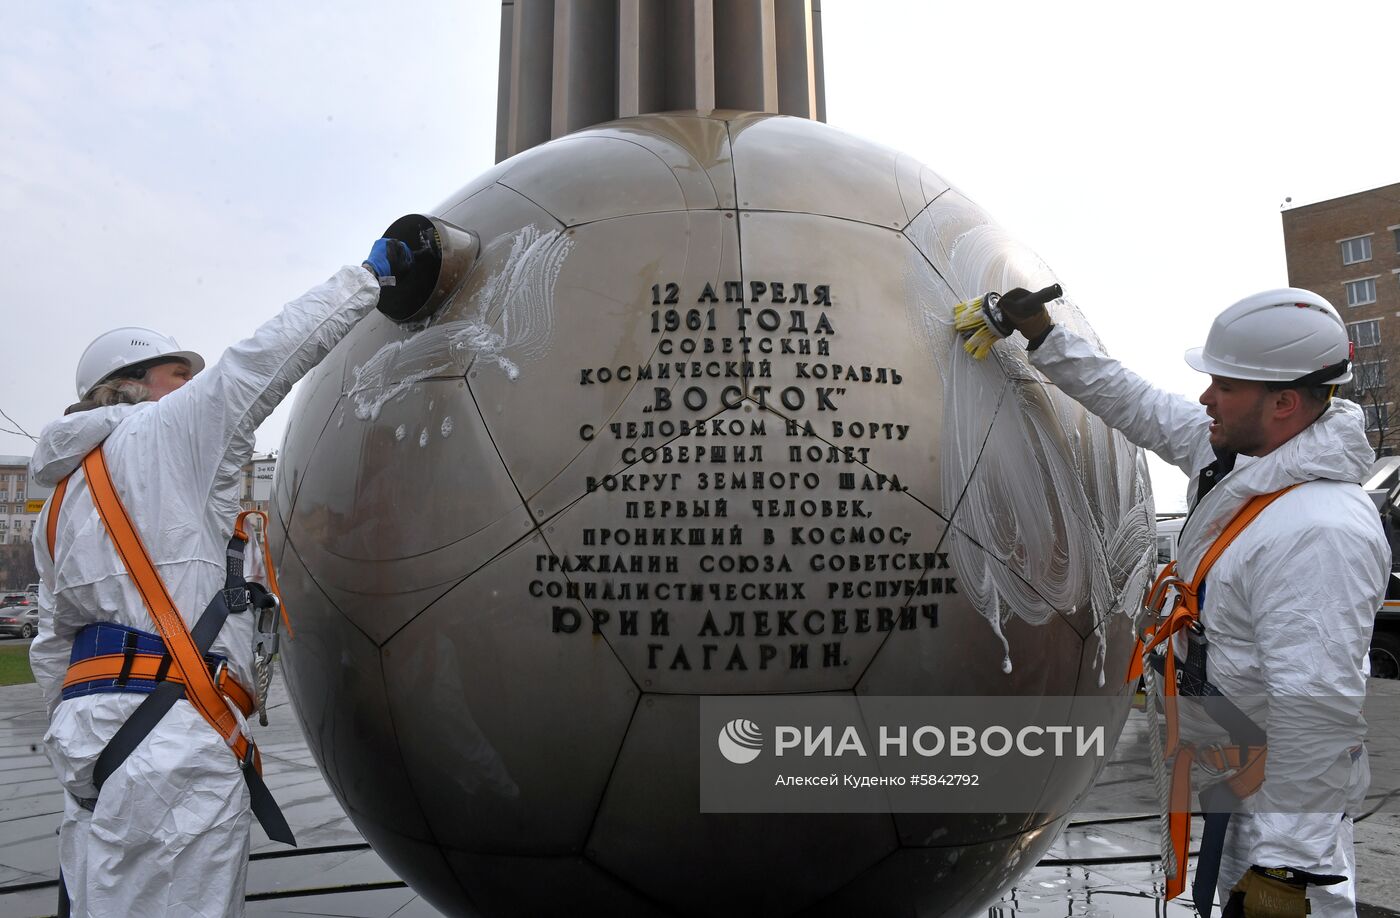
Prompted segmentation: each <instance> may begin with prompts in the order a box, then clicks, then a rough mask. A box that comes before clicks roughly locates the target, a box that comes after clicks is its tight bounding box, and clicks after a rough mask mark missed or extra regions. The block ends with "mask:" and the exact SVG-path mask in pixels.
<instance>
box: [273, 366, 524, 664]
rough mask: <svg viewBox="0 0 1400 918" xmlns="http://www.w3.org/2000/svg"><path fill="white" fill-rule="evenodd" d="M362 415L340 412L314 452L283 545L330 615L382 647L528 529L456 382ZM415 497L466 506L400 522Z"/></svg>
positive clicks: (421, 389)
mask: <svg viewBox="0 0 1400 918" xmlns="http://www.w3.org/2000/svg"><path fill="white" fill-rule="evenodd" d="M351 398H352V399H353V396H352V397H351ZM371 407H373V408H375V409H376V410H375V411H374V413H373V415H372V416H371V415H370V411H369V408H371ZM362 413H363V414H364V415H365V416H364V417H360V416H358V415H357V413H356V406H355V404H354V403H353V401H349V400H347V403H346V404H344V405H342V407H341V409H340V411H339V412H338V415H337V419H336V420H335V421H333V422H332V424H331V426H330V427H329V428H328V429H327V433H326V435H325V436H323V437H322V438H321V442H320V443H318V444H317V447H316V449H315V451H314V452H313V453H312V455H311V457H310V458H309V460H308V467H309V471H308V472H307V474H306V477H305V481H304V483H303V485H302V489H301V492H300V495H299V499H298V508H297V512H296V514H295V516H294V518H293V521H292V524H291V529H290V538H291V541H292V543H293V544H294V545H296V546H297V547H298V551H300V552H301V554H302V556H303V557H304V558H305V559H306V560H307V563H309V564H310V565H311V567H312V568H313V569H314V570H315V571H316V580H317V583H318V584H319V586H320V587H321V588H322V589H323V590H324V591H325V592H326V593H327V594H328V595H329V596H330V597H331V598H332V599H333V600H334V602H335V604H336V606H337V607H338V608H339V609H340V611H341V612H342V613H344V614H345V616H346V617H347V618H349V619H350V620H351V621H353V622H354V623H355V624H356V625H358V626H359V627H361V628H363V629H364V630H365V632H366V633H367V634H369V635H370V636H371V637H372V638H373V639H374V640H375V641H376V642H382V641H384V640H385V639H387V638H388V637H389V635H391V634H393V633H394V632H395V631H397V630H398V629H399V628H400V627H402V626H403V624H404V623H405V622H407V621H408V620H409V619H410V618H412V617H413V616H414V615H415V614H417V613H418V612H419V611H420V610H421V609H423V608H424V607H425V606H427V605H428V603H430V602H432V601H433V600H434V599H436V598H437V597H438V596H440V595H442V593H444V592H445V591H446V590H448V589H449V588H450V587H451V586H452V585H453V584H455V583H457V582H458V581H460V580H461V579H462V578H463V577H465V576H467V575H468V574H470V573H471V572H472V571H473V570H475V569H476V568H477V567H479V566H480V565H482V564H483V563H485V562H486V561H487V560H489V559H490V558H492V557H493V556H495V555H496V554H497V553H499V552H500V551H501V550H503V549H504V548H505V547H506V546H508V545H510V544H511V543H512V542H515V541H516V540H518V539H520V538H521V537H522V536H524V535H525V534H526V533H528V532H529V531H530V529H531V528H532V525H533V523H532V521H531V520H530V518H529V514H528V512H527V511H526V509H525V506H524V505H523V503H522V502H521V500H520V496H519V495H518V494H517V493H516V491H515V489H514V487H512V485H511V483H510V476H509V475H508V474H507V473H506V470H505V467H504V466H503V465H502V464H501V460H500V457H499V456H498V455H497V454H496V451H495V448H494V447H493V446H492V444H491V440H490V437H489V436H488V435H487V433H486V431H485V428H484V427H483V425H482V423H481V418H480V415H479V414H478V413H477V410H476V405H475V403H474V402H473V401H472V399H471V395H470V393H469V392H468V391H467V389H466V384H465V383H464V382H463V381H462V380H428V381H424V382H421V383H418V384H416V385H415V386H412V387H409V388H406V389H404V390H403V392H402V397H399V398H390V399H388V400H387V401H385V402H384V403H383V404H382V405H377V406H376V405H374V403H373V402H366V403H365V408H364V411H363V412H362ZM425 487H428V488H431V489H433V490H435V491H437V492H438V493H440V494H443V495H449V494H450V495H456V494H465V493H471V495H472V497H471V499H470V500H464V501H459V500H436V501H426V502H422V504H421V506H417V507H416V509H415V511H414V512H413V513H411V514H405V513H402V512H399V508H402V507H404V506H406V505H409V504H410V503H414V504H416V503H417V502H418V501H417V499H418V497H419V495H421V494H422V493H423V490H424V488H425Z"/></svg>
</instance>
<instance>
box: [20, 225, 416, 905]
mask: <svg viewBox="0 0 1400 918" xmlns="http://www.w3.org/2000/svg"><path fill="white" fill-rule="evenodd" d="M411 260H412V255H411V254H410V253H409V251H408V249H407V247H406V246H405V245H404V244H403V243H402V242H398V241H394V240H380V241H379V242H377V243H375V246H374V249H373V251H372V252H371V256H370V258H369V260H367V261H366V262H365V263H364V264H363V265H362V266H356V267H345V268H342V269H341V270H340V271H338V272H337V273H336V274H335V275H334V276H333V277H331V278H330V279H329V280H328V281H327V282H325V283H324V284H322V285H320V286H318V287H316V288H314V289H313V290H311V291H310V292H308V293H306V294H305V295H304V296H302V297H301V298H299V299H297V300H294V301H292V302H291V303H289V304H287V305H286V306H285V307H284V308H283V309H282V311H281V312H280V313H279V314H278V315H277V316H276V317H274V318H272V319H271V320H269V321H268V322H266V323H265V324H263V325H262V326H261V327H260V328H258V330H257V331H256V332H254V334H253V336H252V337H251V338H248V339H246V340H244V341H241V342H239V343H238V344H235V345H234V346H232V347H231V348H229V349H228V350H227V351H225V352H224V354H223V356H222V357H221V358H220V360H219V361H218V363H216V364H214V365H213V366H212V367H209V368H208V369H207V370H206V369H203V367H204V361H203V360H202V359H201V358H200V357H199V355H197V354H194V353H192V352H189V351H184V350H181V349H180V348H179V346H178V345H177V344H176V343H175V341H174V340H173V339H170V338H168V337H165V336H163V335H160V334H158V333H156V332H152V331H150V330H148V329H137V328H122V329H117V330H115V331H113V332H110V333H108V334H105V335H102V336H100V337H99V338H97V339H96V340H95V341H93V343H92V344H91V345H90V346H89V348H88V350H87V351H86V352H85V353H84V355H83V357H82V359H81V360H80V362H79V365H78V372H77V390H78V397H79V399H81V401H80V402H79V403H78V404H77V405H74V406H73V408H70V409H69V412H70V413H69V414H68V415H67V416H65V417H64V418H62V419H60V420H58V421H55V422H53V423H51V424H50V425H48V427H46V428H45V429H44V431H43V434H42V436H41V437H40V438H39V441H38V445H37V447H36V449H35V453H34V457H33V460H32V461H31V465H30V472H31V474H32V475H33V478H34V480H35V481H38V482H41V483H42V484H44V485H46V486H54V485H57V484H59V483H60V481H62V480H63V479H65V478H67V484H66V485H65V487H66V496H65V497H64V499H63V502H62V506H61V512H60V513H59V514H58V515H57V517H56V527H55V531H54V533H53V536H54V539H53V543H54V551H53V555H52V557H51V556H50V551H49V546H48V539H47V529H48V527H49V524H50V520H49V510H50V509H51V507H46V509H45V513H44V515H43V516H42V517H41V518H40V520H39V524H38V525H37V526H36V527H35V539H34V547H35V555H36V560H37V563H38V567H39V573H40V580H41V587H40V596H39V604H40V623H39V635H38V637H37V638H36V639H35V641H34V643H33V646H32V648H31V650H30V661H31V663H32V665H33V669H34V674H35V678H36V680H37V682H38V684H39V687H40V689H41V691H42V692H43V696H44V700H45V702H46V703H47V706H48V713H49V729H48V732H47V734H46V735H45V737H44V742H45V747H46V752H47V754H48V756H49V759H50V761H51V762H52V764H53V767H54V770H55V771H56V772H57V775H58V779H59V781H60V782H61V783H62V785H63V788H64V790H65V791H66V794H65V807H64V815H63V823H62V828H61V830H60V836H61V839H60V857H61V862H62V876H63V880H64V885H65V887H66V895H67V897H68V898H69V900H70V902H69V903H68V905H69V907H70V908H71V914H73V915H88V916H104V918H110V916H128V915H200V916H215V915H241V914H243V899H244V880H245V876H246V873H247V864H248V849H249V829H250V826H251V822H252V817H251V815H250V804H249V791H248V789H247V787H246V786H245V780H244V774H243V770H242V769H241V768H240V763H239V762H238V761H237V760H236V759H235V757H234V756H233V755H231V754H230V747H229V746H228V745H226V744H225V741H224V738H223V737H221V736H220V734H219V733H218V732H216V731H215V729H213V728H212V727H211V726H210V724H209V723H208V722H206V720H205V719H203V718H202V717H201V715H200V714H199V713H198V712H197V711H196V710H195V707H194V706H193V704H191V703H190V702H189V701H188V700H181V701H177V702H175V703H174V705H173V707H171V708H170V709H169V710H168V711H167V712H166V713H165V714H164V715H163V716H162V718H161V719H160V720H159V722H158V723H156V724H155V726H154V728H153V729H152V730H151V731H150V733H149V734H148V735H146V737H145V739H144V740H143V741H142V742H141V743H140V745H139V746H137V747H136V748H135V749H134V750H133V751H132V752H131V753H130V754H129V755H128V756H127V758H126V759H125V760H124V761H123V762H122V763H121V765H120V767H118V768H117V769H116V770H115V771H114V772H113V773H112V774H111V775H110V777H108V778H107V779H106V781H105V783H104V784H103V785H102V787H101V789H100V793H99V790H98V788H96V787H95V786H94V784H93V774H94V763H95V761H96V759H97V757H98V755H99V754H100V753H101V752H102V751H103V749H104V747H106V746H107V744H108V742H109V740H111V739H112V737H113V735H114V734H115V733H116V731H117V729H118V728H119V727H120V726H121V725H122V724H123V722H124V721H126V719H127V718H128V717H129V716H130V715H131V714H132V712H133V711H134V710H136V708H137V707H138V705H139V704H140V703H141V702H142V700H143V699H144V698H145V697H146V695H143V694H141V693H140V692H139V691H134V690H131V691H128V690H123V689H121V688H119V687H111V688H106V689H102V688H98V689H93V690H91V691H90V692H89V693H87V694H81V695H78V696H76V697H65V695H66V694H68V692H67V690H65V689H64V680H65V673H66V672H67V671H68V669H69V667H70V655H71V656H74V657H76V656H77V654H76V653H74V647H75V639H77V637H78V636H79V635H81V634H84V633H86V634H89V635H90V634H92V633H93V628H92V627H90V626H96V625H97V624H100V623H102V624H104V626H111V627H109V628H108V630H119V631H120V633H121V634H122V635H129V634H131V633H132V632H134V631H142V632H148V633H149V632H152V631H154V630H155V629H154V627H153V624H152V616H151V613H150V612H149V611H148V610H147V607H146V605H145V604H144V603H143V598H142V595H141V594H140V593H138V591H137V589H136V587H135V586H134V584H133V582H132V578H131V577H130V576H129V575H128V573H127V568H126V567H125V566H124V564H123V561H122V560H121V558H120V557H119V556H118V554H117V551H116V550H115V548H114V545H113V540H112V538H111V537H109V535H108V533H107V532H106V531H104V525H103V522H102V519H101V518H100V517H99V513H98V510H97V508H96V506H95V504H94V500H93V495H92V492H91V489H90V488H89V487H88V482H87V481H86V479H85V469H84V468H83V467H80V466H81V464H82V463H83V460H84V457H85V456H87V455H88V454H89V453H90V452H92V451H93V450H94V449H95V448H96V447H98V446H99V444H100V445H101V446H102V454H103V455H104V456H105V460H106V465H107V468H108V470H109V475H110V479H111V481H112V483H113V485H114V486H115V490H116V491H117V492H118V494H119V496H120V499H121V502H122V504H123V505H124V506H125V508H126V511H127V513H128V514H129V516H130V518H131V521H132V523H133V524H134V527H135V529H136V531H137V533H138V534H139V536H140V538H141V541H142V542H143V543H144V544H145V546H146V549H147V551H148V553H149V555H150V557H151V560H152V561H153V562H154V566H155V569H156V571H157V572H158V573H159V576H160V579H161V580H162V581H164V584H165V587H166V590H167V591H168V593H169V594H170V596H171V598H172V599H173V600H174V605H175V607H176V609H178V611H179V614H180V616H181V617H182V618H183V619H184V621H185V623H186V624H185V627H186V628H189V627H191V626H193V625H194V623H195V619H196V618H197V617H198V616H199V615H200V613H201V611H202V610H204V609H205V607H206V605H208V604H210V602H211V597H212V596H214V595H215V594H216V593H217V592H218V591H220V590H222V589H223V588H224V585H225V573H226V572H225V555H226V546H227V545H228V543H229V539H230V534H231V532H232V528H233V521H234V518H235V516H236V515H237V514H238V511H239V503H238V501H239V496H240V479H241V469H242V468H243V466H244V464H245V463H247V462H248V461H249V460H250V458H251V456H252V452H253V445H254V431H256V429H257V427H258V425H259V424H260V423H261V422H262V421H263V420H264V419H265V418H267V416H268V414H269V413H271V411H272V410H273V408H275V407H276V406H277V404H278V402H280V401H281V400H282V399H283V398H284V397H285V396H286V395H287V393H288V391H289V390H290V389H291V387H292V384H293V383H295V382H296V381H297V380H298V379H300V378H301V377H302V376H303V375H305V374H306V373H307V372H308V371H309V370H311V368H312V367H314V366H315V365H316V364H317V363H318V362H319V361H320V360H321V359H322V358H323V357H325V356H326V354H327V353H328V352H329V351H330V350H331V348H332V347H334V346H335V344H336V342H338V341H339V340H340V339H341V338H343V337H344V336H345V335H346V334H347V333H348V332H349V331H350V329H351V328H352V327H353V326H354V325H355V323H356V322H358V321H359V320H360V319H361V318H363V317H364V316H365V315H366V314H367V313H368V312H369V311H370V310H372V309H373V308H374V307H375V305H376V303H377V302H378V300H379V292H380V279H381V278H387V277H389V276H390V275H392V274H394V273H395V272H397V271H399V270H401V269H403V268H404V267H406V266H407V264H409V263H410V262H411ZM201 371H202V372H201ZM75 470H76V471H75ZM50 503H51V504H52V501H51V502H50ZM85 628H87V629H88V630H87V631H86V632H84V629H85ZM99 630H100V629H99ZM151 637H154V639H155V640H156V641H157V642H159V641H160V635H159V634H155V635H150V634H147V635H146V636H145V637H142V638H141V640H142V641H143V642H144V641H147V640H149V638H151ZM253 638H254V624H253V616H252V615H249V614H247V613H243V614H232V615H229V616H228V618H227V620H226V622H225V623H224V625H223V627H222V629H221V630H220V631H219V633H218V637H217V638H216V639H215V640H214V643H213V645H212V647H210V648H209V649H210V652H211V653H212V654H216V655H219V656H221V657H222V658H223V659H225V660H226V662H227V670H228V673H229V674H231V675H232V676H233V678H234V679H236V680H237V681H238V682H239V683H241V684H242V685H243V686H252V685H253V684H254V675H253V667H252V656H253V651H252V646H253ZM156 646H157V648H159V646H160V645H159V643H157V645H156ZM206 659H208V657H206ZM96 684H97V683H93V685H96ZM146 691H147V692H149V691H150V689H147V690H146ZM240 724H242V721H240ZM274 809H275V804H274ZM279 818H280V817H279Z"/></svg>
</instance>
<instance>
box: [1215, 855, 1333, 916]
mask: <svg viewBox="0 0 1400 918" xmlns="http://www.w3.org/2000/svg"><path fill="white" fill-rule="evenodd" d="M1344 882H1346V877H1344V876H1338V875H1337V874H1335V873H1310V872H1309V871H1306V870H1299V869H1297V868H1295V867H1259V866H1257V865H1256V866H1254V867H1251V868H1249V869H1248V870H1246V871H1245V872H1244V876H1242V877H1240V881H1239V882H1238V883H1236V884H1235V886H1234V888H1233V889H1231V890H1230V901H1229V902H1227V903H1225V910H1224V911H1223V912H1221V918H1307V914H1308V897H1307V888H1308V887H1309V886H1332V885H1334V884H1337V883H1344Z"/></svg>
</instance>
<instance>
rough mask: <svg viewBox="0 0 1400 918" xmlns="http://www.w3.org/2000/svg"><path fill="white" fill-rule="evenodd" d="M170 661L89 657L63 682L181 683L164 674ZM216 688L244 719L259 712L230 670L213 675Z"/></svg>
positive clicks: (161, 657)
mask: <svg viewBox="0 0 1400 918" xmlns="http://www.w3.org/2000/svg"><path fill="white" fill-rule="evenodd" d="M169 659H170V658H169V657H167V656H164V655H155V654H144V653H132V654H119V653H114V654H105V655H103V656H100V657H88V658H87V659H86V660H80V661H78V662H77V663H70V664H69V666H68V675H67V676H66V677H65V678H64V680H63V687H64V688H65V689H67V688H72V687H73V686H75V685H81V684H82V683H84V682H98V681H102V680H105V679H121V678H123V677H125V678H126V679H128V680H130V679H137V680H142V681H146V682H165V681H167V680H169V681H172V682H179V681H180V676H179V675H178V674H176V675H175V676H173V677H171V676H168V675H166V674H163V673H161V669H162V668H165V669H167V670H168V669H169V663H168V662H167V661H168V660H169ZM214 685H215V686H216V687H217V688H218V689H219V690H220V691H221V692H223V693H224V694H226V695H228V696H229V700H230V701H232V702H233V703H234V704H236V705H238V709H239V710H240V711H242V712H243V715H244V716H245V717H251V716H252V715H253V712H254V711H256V710H257V702H255V701H254V700H253V694H252V692H249V691H248V690H247V689H246V688H244V687H243V684H242V683H240V682H239V681H238V680H237V679H235V678H234V677H233V676H232V675H231V674H230V673H229V671H228V668H227V667H224V668H222V669H220V670H219V671H218V672H217V674H216V675H215V676H214Z"/></svg>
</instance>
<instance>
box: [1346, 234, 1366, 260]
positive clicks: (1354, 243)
mask: <svg viewBox="0 0 1400 918" xmlns="http://www.w3.org/2000/svg"><path fill="white" fill-rule="evenodd" d="M1340 244H1341V247H1342V264H1344V265H1354V264H1356V263H1357V262H1360V261H1370V260H1371V237H1370V235H1366V236H1357V237H1356V238H1355V239H1343V240H1342V241H1341V243H1340Z"/></svg>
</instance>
